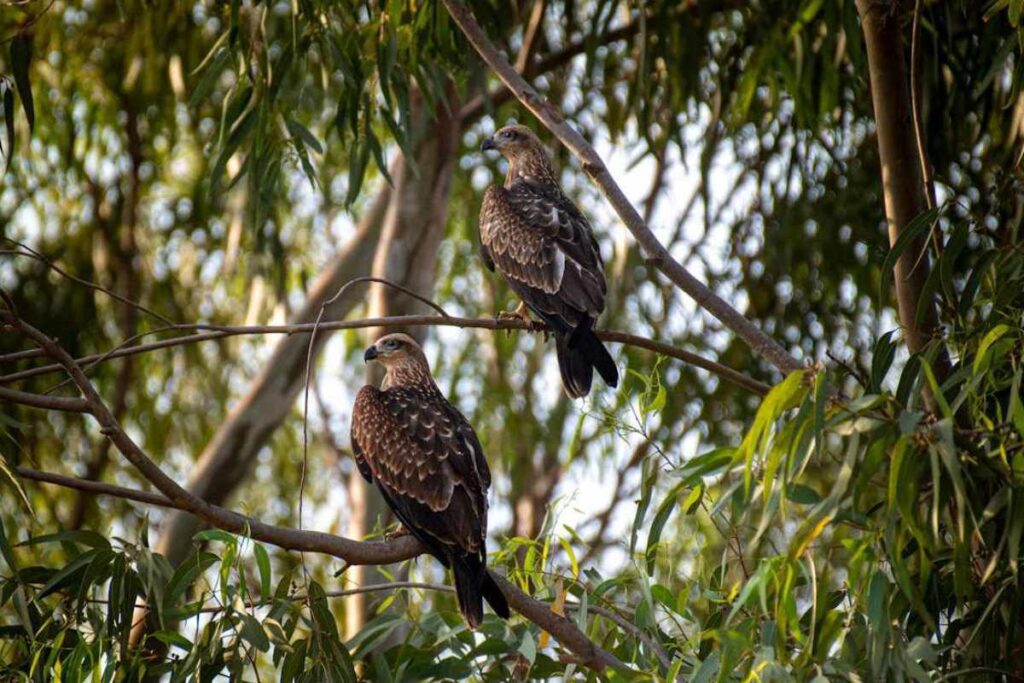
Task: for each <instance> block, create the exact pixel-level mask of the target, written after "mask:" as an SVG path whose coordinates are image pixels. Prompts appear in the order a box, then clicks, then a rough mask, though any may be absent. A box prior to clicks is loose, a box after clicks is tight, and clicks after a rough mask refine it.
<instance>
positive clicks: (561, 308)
mask: <svg viewBox="0 0 1024 683" xmlns="http://www.w3.org/2000/svg"><path fill="white" fill-rule="evenodd" d="M483 149H484V150H491V149H493V150H497V151H499V152H500V153H501V154H502V155H503V156H504V157H505V158H506V159H508V175H506V176H505V185H504V186H498V185H492V186H491V187H489V188H487V192H486V193H485V194H484V202H483V206H482V207H481V209H480V244H481V247H482V252H483V256H484V261H485V262H486V263H487V267H488V268H490V269H491V270H495V269H497V270H498V272H499V273H501V274H502V275H503V276H504V277H505V280H506V281H507V282H508V284H509V285H510V286H511V287H512V289H513V290H514V291H515V293H516V294H518V295H519V297H520V298H521V299H522V300H523V304H525V305H526V307H527V308H529V309H530V310H531V311H533V312H534V314H536V315H538V316H539V317H540V318H541V319H542V320H543V321H544V322H546V323H547V324H548V326H550V327H551V329H552V331H553V332H554V335H555V344H556V349H557V353H558V368H559V370H561V373H562V385H563V386H564V387H565V391H566V393H568V394H569V396H571V397H573V398H579V397H581V396H586V395H587V393H589V392H590V385H591V381H592V379H593V374H594V370H595V369H596V370H597V371H598V373H600V375H601V377H602V378H604V381H605V382H607V383H608V384H609V385H610V386H613V387H614V386H616V385H617V384H618V382H619V373H618V370H617V369H616V367H615V361H614V360H612V357H611V355H610V354H609V353H608V349H606V348H605V347H604V344H602V343H601V340H599V339H598V338H597V335H595V334H594V332H593V330H592V328H593V325H594V319H595V318H596V317H597V316H598V315H600V314H601V312H602V311H603V310H604V297H605V291H606V290H607V286H606V284H605V279H604V267H603V264H602V263H601V252H600V250H599V249H598V246H597V241H596V240H595V239H594V234H593V232H592V231H591V229H590V224H589V223H588V222H587V219H586V218H584V217H583V214H581V213H580V211H579V209H577V208H576V205H575V204H573V203H572V201H571V200H570V199H569V198H568V197H566V196H565V195H564V194H562V190H561V188H560V187H559V186H558V181H557V180H556V178H555V174H554V171H553V170H552V168H551V161H550V159H549V158H548V155H547V151H546V150H545V149H544V147H543V145H541V142H540V140H538V139H537V136H536V135H534V134H533V131H531V130H530V129H529V128H527V127H525V126H506V127H504V128H502V129H501V130H499V131H498V132H497V133H495V134H494V137H491V138H488V139H487V140H485V141H484V144H483ZM514 315H517V316H522V317H527V314H526V313H525V311H524V310H523V306H522V305H520V307H519V308H518V309H517V310H516V313H515V314H514Z"/></svg>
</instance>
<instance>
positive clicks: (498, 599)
mask: <svg viewBox="0 0 1024 683" xmlns="http://www.w3.org/2000/svg"><path fill="white" fill-rule="evenodd" d="M451 565H452V573H453V574H454V575H455V595H456V597H458V599H459V611H460V612H462V616H463V617H465V618H466V623H467V624H468V625H469V628H471V629H474V630H475V629H476V628H477V627H479V626H480V624H481V623H482V622H483V620H484V603H483V600H484V598H487V604H489V605H490V606H491V609H493V610H494V613H495V614H497V615H498V616H499V617H501V618H502V619H508V617H509V610H508V602H507V601H506V600H505V594H504V593H502V592H501V589H500V588H498V584H496V583H495V582H494V579H492V578H491V575H490V574H488V573H487V566H486V565H485V564H484V561H483V560H482V559H481V558H480V556H479V555H462V556H461V557H453V558H452V561H451Z"/></svg>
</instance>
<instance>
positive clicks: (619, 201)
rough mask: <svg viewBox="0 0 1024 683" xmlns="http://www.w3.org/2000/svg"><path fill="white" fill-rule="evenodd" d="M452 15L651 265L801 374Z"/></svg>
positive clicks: (464, 14)
mask: <svg viewBox="0 0 1024 683" xmlns="http://www.w3.org/2000/svg"><path fill="white" fill-rule="evenodd" d="M443 2H444V5H445V7H446V8H447V9H448V13H449V15H451V17H452V19H453V20H454V21H455V23H456V24H457V25H458V26H459V28H460V29H461V30H462V32H463V34H465V36H466V38H467V39H468V40H469V42H470V43H471V44H472V45H473V47H474V48H475V49H476V51H477V53H478V54H479V55H480V57H481V58H482V59H483V60H484V62H486V63H487V65H488V66H490V67H491V69H492V70H493V71H494V72H495V73H496V74H497V75H498V77H499V78H500V79H501V80H502V81H503V82H504V83H505V85H506V86H507V87H508V88H509V89H510V90H511V91H512V92H513V93H514V95H515V97H516V98H517V99H518V100H519V101H520V102H522V103H523V105H524V106H525V107H527V108H528V109H529V110H530V111H531V112H533V114H534V115H535V116H536V117H537V118H538V119H539V120H540V121H541V122H542V123H543V124H544V126H545V127H546V128H547V129H548V130H549V131H551V132H552V133H553V134H554V135H555V137H557V138H558V140H559V141H560V142H561V143H562V144H563V145H565V146H566V147H567V148H568V149H569V150H570V151H572V153H573V154H574V155H575V156H576V158H577V159H579V161H580V163H581V164H582V166H583V171H584V172H585V173H586V174H587V175H588V176H590V178H591V179H592V180H593V181H594V183H595V184H596V185H597V186H598V189H600V190H601V193H602V194H603V195H604V196H605V199H607V200H608V203H609V204H611V205H612V208H613V209H615V212H616V213H617V214H618V216H619V218H621V219H622V222H623V223H624V224H625V225H626V227H627V228H628V229H629V231H630V232H631V233H632V234H633V237H634V238H635V239H636V241H637V242H638V243H639V244H640V246H641V248H642V249H643V251H644V253H645V254H646V256H647V259H648V261H649V262H650V263H651V264H653V265H654V266H655V267H656V268H658V270H660V271H661V272H662V273H663V274H664V275H665V276H666V277H668V279H669V280H671V281H672V282H674V283H675V284H676V285H677V286H678V287H679V288H680V289H682V290H683V291H684V292H686V293H687V294H688V295H689V296H690V297H691V298H693V300H694V301H696V302H697V304H698V305H699V306H700V307H701V308H703V309H704V310H706V311H708V312H709V313H711V315H713V316H715V317H716V318H718V319H719V320H720V321H722V323H723V324H724V325H725V326H726V327H728V328H729V329H730V330H732V331H733V332H734V333H736V335H737V336H739V337H740V338H741V339H743V340H744V341H745V342H746V343H747V344H748V345H749V346H750V348H751V350H753V351H754V353H756V354H757V355H759V356H761V357H762V358H764V359H766V360H768V361H769V362H770V363H771V364H772V365H774V366H775V367H777V368H778V369H779V370H781V371H782V372H784V373H789V372H793V371H794V370H799V369H800V367H801V366H800V363H799V362H797V360H796V359H795V358H793V357H792V356H790V355H789V354H788V353H786V351H785V349H783V348H782V347H781V346H780V345H779V344H778V343H777V342H775V340H773V339H772V338H771V337H769V336H768V335H767V334H765V333H764V332H763V331H761V330H760V329H759V328H758V327H757V326H756V325H754V324H753V323H752V322H750V321H749V320H747V319H746V318H745V317H743V314H741V313H740V312H739V311H737V310H736V309H735V308H733V307H732V306H731V305H729V304H728V303H727V302H726V301H725V300H724V299H722V298H721V297H719V296H718V295H717V294H715V293H714V292H712V291H711V290H710V289H709V288H708V287H707V286H705V285H704V284H703V283H702V282H700V281H699V280H698V279H697V278H695V277H694V276H693V275H692V274H691V273H690V272H689V271H688V270H687V269H686V268H684V267H683V266H682V264H680V263H679V262H678V261H676V260H675V259H674V258H673V257H672V255H671V254H670V253H669V251H668V249H666V248H665V246H664V245H663V244H662V243H661V242H660V241H659V240H658V238H657V236H656V235H655V234H654V233H653V232H652V231H651V229H650V228H649V227H648V226H647V224H646V223H644V220H643V218H642V217H641V216H640V214H638V213H637V211H636V209H635V208H634V207H633V205H632V204H631V203H630V201H629V199H628V198H627V197H626V195H625V193H623V191H622V188H620V187H619V186H618V184H616V182H615V179H614V178H612V175H611V173H609V171H608V168H607V167H606V166H605V164H604V161H603V160H602V159H601V157H600V156H598V154H597V152H596V151H594V148H593V147H592V146H591V145H590V143H589V142H587V141H586V139H584V137H583V136H582V135H580V134H579V133H578V132H577V131H576V130H575V129H573V128H572V127H571V126H569V125H568V124H567V123H566V122H565V119H564V118H563V117H562V115H561V113H559V112H558V110H557V109H555V107H553V106H552V105H551V104H550V103H549V102H548V101H547V100H545V99H544V98H543V97H541V96H540V95H539V94H538V93H537V91H536V90H534V88H533V87H532V86H531V85H530V84H529V83H527V82H526V80H524V79H523V77H522V76H521V75H519V73H517V72H516V70H515V69H514V68H513V67H512V65H511V64H510V63H509V62H508V60H507V59H505V57H504V56H502V55H501V54H500V53H499V52H498V51H497V49H495V47H494V45H493V44H492V43H491V41H490V39H488V38H487V36H486V35H485V34H484V32H483V29H481V28H480V25H479V24H477V22H476V19H474V18H473V15H472V14H471V13H470V11H469V10H468V9H467V8H466V7H465V5H463V4H462V3H461V2H459V0H443Z"/></svg>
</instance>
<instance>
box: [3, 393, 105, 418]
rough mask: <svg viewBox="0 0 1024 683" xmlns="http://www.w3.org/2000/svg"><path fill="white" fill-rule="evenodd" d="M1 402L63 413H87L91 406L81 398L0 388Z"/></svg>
mask: <svg viewBox="0 0 1024 683" xmlns="http://www.w3.org/2000/svg"><path fill="white" fill-rule="evenodd" d="M0 402H7V403H17V404H19V405H23V406H29V407H32V408H40V409H42V410H56V411H59V412H62V413H87V412H89V404H88V403H86V402H85V401H83V400H82V399H80V398H75V397H64V396H46V395H44V394H31V393H29V392H27V391H18V390H17V389H8V388H6V387H0Z"/></svg>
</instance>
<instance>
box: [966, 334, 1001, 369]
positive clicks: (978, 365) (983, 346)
mask: <svg viewBox="0 0 1024 683" xmlns="http://www.w3.org/2000/svg"><path fill="white" fill-rule="evenodd" d="M1009 331H1010V326H1009V325H996V326H995V327H993V328H992V329H991V330H989V331H988V333H987V334H986V335H985V336H984V337H983V338H982V340H981V343H980V344H978V352H977V353H976V354H975V356H974V363H972V365H971V367H972V368H973V370H974V374H978V373H979V372H981V371H982V368H987V367H988V366H987V365H986V361H988V360H989V358H988V355H987V354H988V351H989V349H991V348H992V345H993V344H995V343H996V342H997V341H999V339H1001V338H1002V337H1003V336H1004V335H1005V334H1007V333H1008V332H1009Z"/></svg>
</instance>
